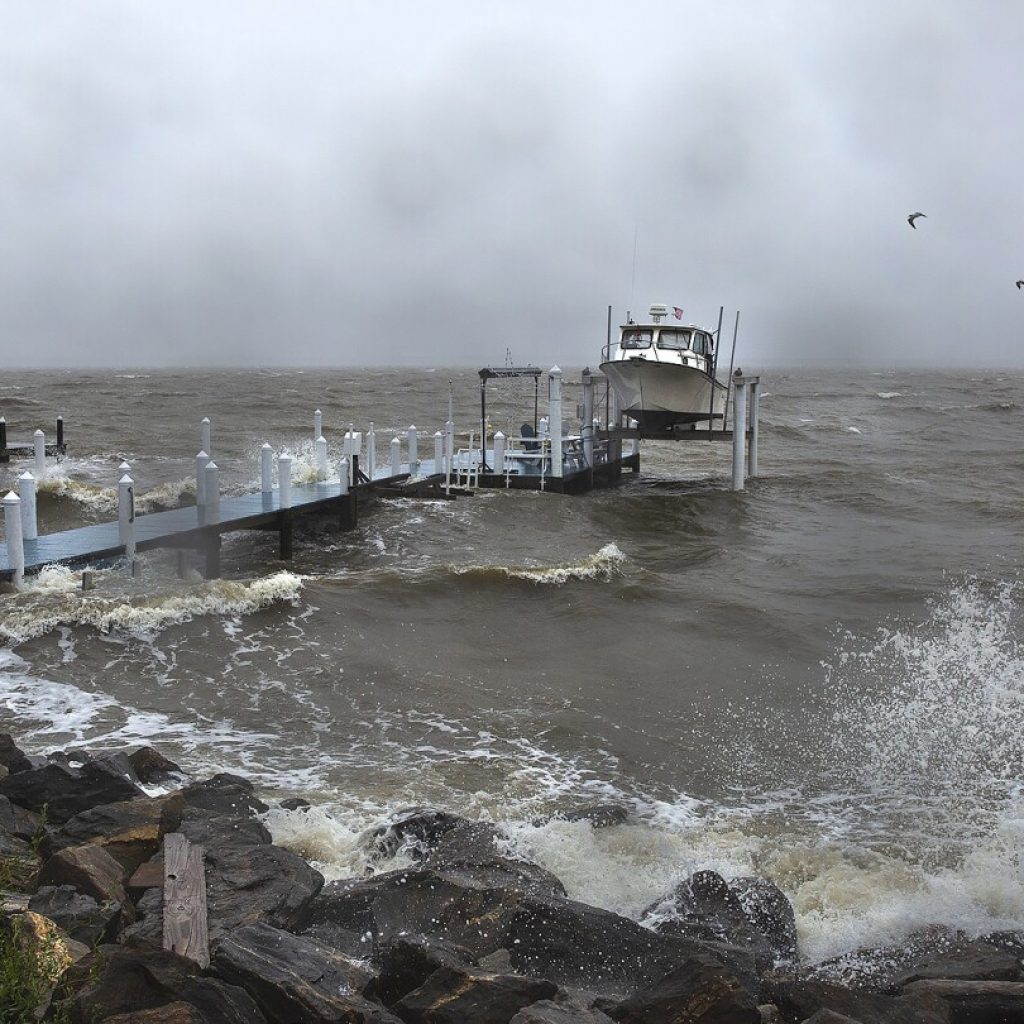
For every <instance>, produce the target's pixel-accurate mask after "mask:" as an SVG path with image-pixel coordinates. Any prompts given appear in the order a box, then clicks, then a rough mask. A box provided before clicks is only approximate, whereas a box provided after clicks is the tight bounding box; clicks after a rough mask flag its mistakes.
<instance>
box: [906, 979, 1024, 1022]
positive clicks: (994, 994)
mask: <svg viewBox="0 0 1024 1024" xmlns="http://www.w3.org/2000/svg"><path fill="white" fill-rule="evenodd" d="M903 991H904V993H905V996H904V998H906V999H911V1000H914V999H919V1000H922V1001H933V1000H934V1001H938V1002H941V1003H944V1004H945V1005H946V1006H947V1007H948V1008H949V1018H950V1021H951V1024H1022V1022H1024V983H1022V982H1019V981H966V980H957V981H950V980H943V979H933V980H929V981H915V982H913V984H910V985H908V986H907V987H906V988H905V989H904V990H903Z"/></svg>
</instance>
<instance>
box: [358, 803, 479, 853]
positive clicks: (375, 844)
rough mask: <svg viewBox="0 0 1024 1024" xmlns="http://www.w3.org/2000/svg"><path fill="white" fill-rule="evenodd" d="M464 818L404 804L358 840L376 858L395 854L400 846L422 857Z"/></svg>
mask: <svg viewBox="0 0 1024 1024" xmlns="http://www.w3.org/2000/svg"><path fill="white" fill-rule="evenodd" d="M464 821H466V819H465V818H460V817H459V816H458V815H457V814H450V813H449V812H448V811H442V810H439V809H438V808H436V807H405V808H403V809H402V810H400V811H399V812H398V814H397V815H396V816H395V817H394V818H392V820H391V821H389V822H387V823H385V824H383V825H377V826H375V827H374V828H372V829H370V830H369V831H368V832H366V833H365V834H364V835H363V836H362V837H361V840H360V841H361V843H362V845H363V846H364V848H365V849H366V850H367V852H368V853H369V855H370V856H371V858H372V859H375V860H386V859H388V858H390V857H394V856H395V854H397V853H398V852H399V850H407V851H408V852H410V853H411V854H412V855H413V856H415V857H422V856H424V855H425V854H426V852H427V850H429V849H430V848H431V847H432V846H434V845H435V844H436V843H437V841H438V839H440V837H441V836H443V835H444V833H445V832H447V831H448V830H449V829H452V828H454V827H455V826H456V825H457V824H459V823H460V822H464Z"/></svg>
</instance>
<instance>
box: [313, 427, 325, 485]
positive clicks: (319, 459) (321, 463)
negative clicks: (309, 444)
mask: <svg viewBox="0 0 1024 1024" xmlns="http://www.w3.org/2000/svg"><path fill="white" fill-rule="evenodd" d="M316 478H317V480H326V479H327V438H326V437H324V436H323V434H321V435H320V436H319V437H318V438H317V439H316Z"/></svg>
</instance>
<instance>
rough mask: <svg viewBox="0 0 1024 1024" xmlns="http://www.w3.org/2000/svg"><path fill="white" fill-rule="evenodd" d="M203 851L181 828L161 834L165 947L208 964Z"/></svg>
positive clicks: (208, 938)
mask: <svg viewBox="0 0 1024 1024" xmlns="http://www.w3.org/2000/svg"><path fill="white" fill-rule="evenodd" d="M203 854H204V850H203V847H201V846H196V845H194V844H193V843H190V842H189V841H188V840H187V839H186V838H185V837H184V836H183V835H182V834H181V833H180V832H168V833H167V835H165V836H164V949H169V950H171V951H172V952H174V953H177V954H178V955H179V956H186V957H188V958H189V959H191V960H195V962H196V963H197V964H199V966H200V967H209V966H210V937H209V932H208V930H207V922H206V872H205V871H204V869H203Z"/></svg>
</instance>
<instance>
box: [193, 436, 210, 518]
mask: <svg viewBox="0 0 1024 1024" xmlns="http://www.w3.org/2000/svg"><path fill="white" fill-rule="evenodd" d="M209 461H210V456H209V455H207V454H206V449H205V448H204V449H203V450H202V451H201V452H200V453H199V454H198V455H197V456H196V504H197V505H205V504H206V467H207V464H208V463H209Z"/></svg>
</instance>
